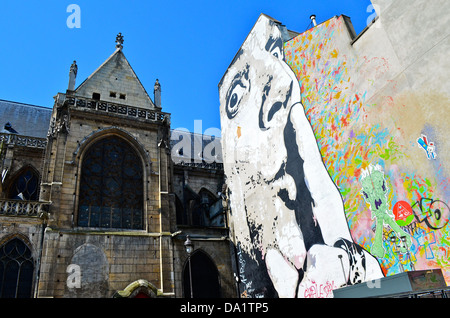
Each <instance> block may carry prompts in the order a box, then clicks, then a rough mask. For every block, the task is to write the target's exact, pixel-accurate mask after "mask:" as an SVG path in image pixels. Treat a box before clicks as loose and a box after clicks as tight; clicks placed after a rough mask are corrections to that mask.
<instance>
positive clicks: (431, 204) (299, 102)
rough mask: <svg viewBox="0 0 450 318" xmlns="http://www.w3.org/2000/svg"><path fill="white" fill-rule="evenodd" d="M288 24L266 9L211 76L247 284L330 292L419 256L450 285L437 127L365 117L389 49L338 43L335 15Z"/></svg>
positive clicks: (304, 293) (449, 231)
mask: <svg viewBox="0 0 450 318" xmlns="http://www.w3.org/2000/svg"><path fill="white" fill-rule="evenodd" d="M288 34H289V33H288V31H287V30H286V28H285V27H284V26H283V25H281V23H279V22H278V21H275V20H273V19H271V18H269V17H267V16H265V15H261V16H260V17H259V19H258V21H257V22H256V24H255V26H254V27H253V29H252V30H251V32H250V34H249V35H248V37H247V39H246V40H245V42H244V43H243V45H242V46H241V49H240V50H239V52H238V53H237V54H236V56H235V58H234V60H233V61H232V63H231V65H230V66H229V68H228V69H227V71H226V73H225V75H224V77H223V78H222V80H221V82H220V84H219V94H220V103H221V106H220V116H221V123H222V150H223V161H224V169H225V174H226V177H227V181H226V182H227V186H228V189H229V199H230V207H231V212H230V228H231V230H232V233H231V234H232V236H233V237H234V243H235V244H236V248H237V254H238V255H237V263H238V267H239V269H238V271H239V277H240V282H241V284H240V287H241V292H242V296H246V297H332V290H333V289H336V288H340V287H342V286H345V285H351V284H357V283H360V282H363V281H369V280H372V279H376V278H380V277H382V276H389V275H393V274H397V273H400V272H402V271H406V270H419V269H428V268H441V269H442V272H443V274H444V277H445V279H446V281H447V284H449V283H450V271H449V266H450V264H449V258H450V247H449V242H450V225H449V218H450V208H449V206H448V202H447V199H448V194H449V193H450V187H449V185H450V178H449V177H448V175H447V174H446V173H445V171H446V170H445V169H444V168H443V166H442V163H441V162H439V161H438V160H436V159H439V158H437V156H436V154H435V148H434V147H435V142H436V139H435V136H434V135H433V129H432V128H430V127H429V126H426V125H424V126H423V127H422V128H421V129H422V132H421V134H419V135H420V136H421V138H419V139H417V134H416V135H414V136H407V138H409V139H407V138H406V139H405V138H404V137H401V138H400V133H399V131H400V130H401V127H398V126H397V125H396V122H395V120H393V119H392V120H391V119H390V118H389V116H388V119H384V120H378V121H377V120H375V119H374V118H375V117H376V115H374V112H375V111H373V110H372V109H373V108H375V107H376V106H377V105H376V103H379V102H380V100H376V101H374V100H373V99H372V98H371V96H373V95H374V92H375V88H374V87H375V84H376V83H377V80H379V79H380V78H382V79H383V81H386V82H393V80H390V79H389V78H388V77H386V74H388V72H389V68H390V65H391V64H390V63H391V61H390V60H389V59H388V58H387V57H383V56H358V55H355V54H353V53H352V52H350V51H345V50H348V48H347V47H348V43H349V41H350V39H349V36H348V32H347V29H346V24H345V21H344V17H343V16H340V17H334V18H332V19H330V20H327V21H325V22H324V23H322V24H319V25H317V26H316V27H314V28H312V29H310V30H308V31H306V32H304V33H301V34H298V35H296V36H294V37H293V38H290V37H289V36H288ZM344 45H347V46H346V47H344ZM380 81H381V80H380ZM381 86H382V85H379V86H378V87H381ZM377 89H379V88H377ZM380 95H382V94H380ZM397 100H400V97H398V96H395V95H394V96H386V97H385V98H384V100H383V103H386V105H388V106H390V107H392V108H394V107H396V101H397ZM401 106H402V107H403V106H404V105H401ZM419 128H420V127H419ZM430 135H431V138H428V139H427V137H426V136H430ZM424 137H425V138H424ZM430 139H431V140H433V141H434V142H430ZM417 145H419V148H420V149H419V148H418V147H417ZM421 149H422V150H421ZM423 150H425V153H426V155H424V153H423ZM415 151H416V152H415ZM422 159H423V160H425V161H426V162H428V163H432V164H433V166H432V167H433V168H432V169H435V170H434V171H435V172H436V173H434V174H433V175H430V174H426V176H424V175H425V174H424V169H418V166H420V165H421V163H418V162H419V160H422ZM427 159H434V160H427Z"/></svg>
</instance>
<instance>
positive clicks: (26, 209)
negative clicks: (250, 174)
mask: <svg viewBox="0 0 450 318" xmlns="http://www.w3.org/2000/svg"><path fill="white" fill-rule="evenodd" d="M76 75H77V65H76V62H74V63H73V65H72V66H71V68H70V72H69V85H68V89H67V90H66V91H65V92H64V93H57V94H56V96H55V97H54V99H55V103H54V105H53V108H52V109H51V108H44V107H39V106H34V105H26V104H22V103H19V102H13V101H4V100H0V119H1V121H2V122H1V125H2V127H1V128H2V131H1V133H0V138H1V153H0V170H1V172H2V175H1V183H0V185H1V189H0V298H1V297H36V298H39V297H55V298H56V297H102V298H110V297H152V298H156V297H165V298H174V297H177V298H178V297H187V298H189V297H236V296H237V293H236V286H235V282H234V278H233V270H232V268H233V266H234V261H233V259H235V258H234V248H233V245H232V244H231V243H230V241H229V238H228V229H227V221H226V214H225V209H226V206H227V204H226V201H225V200H224V196H223V195H222V192H223V191H222V187H223V184H224V175H223V166H222V164H221V162H220V160H217V161H215V162H213V163H211V162H208V163H206V162H204V161H202V160H194V159H193V158H192V156H191V154H189V153H186V152H185V153H177V155H179V156H180V158H184V160H176V162H174V160H173V157H172V156H171V148H172V146H173V143H174V138H173V135H174V133H176V132H174V131H172V130H171V128H170V114H169V113H166V112H164V111H163V109H162V105H161V88H160V84H159V82H158V80H156V83H155V86H154V94H153V99H152V98H151V97H150V96H149V94H148V93H147V91H146V89H145V88H144V87H143V85H142V83H141V82H140V81H139V79H138V77H137V76H136V74H135V72H134V70H133V69H132V67H131V66H130V63H129V62H128V60H127V59H126V57H125V55H124V53H123V37H122V35H121V34H119V35H118V36H117V38H116V48H115V51H114V52H113V53H112V55H111V56H110V57H109V58H108V59H107V60H106V61H105V62H104V63H103V64H102V65H101V66H100V67H99V68H98V69H97V70H95V71H94V72H93V73H92V74H91V75H90V76H89V77H88V78H87V79H86V80H84V81H83V82H82V83H81V84H80V85H79V86H76V85H75V83H76ZM171 136H172V137H171ZM184 137H186V136H184ZM190 137H192V138H193V139H195V138H200V139H201V142H202V144H203V145H205V144H207V143H208V142H211V140H212V139H213V138H210V136H194V135H193V134H189V138H190ZM175 141H176V140H175ZM219 148H220V147H219ZM178 159H179V158H178ZM187 239H190V241H191V242H192V243H193V248H194V251H193V252H192V253H191V254H188V253H187V252H186V248H185V243H186V242H187Z"/></svg>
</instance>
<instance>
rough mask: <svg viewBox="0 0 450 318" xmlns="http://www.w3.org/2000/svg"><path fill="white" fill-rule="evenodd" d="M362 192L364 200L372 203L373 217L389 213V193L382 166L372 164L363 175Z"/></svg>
mask: <svg viewBox="0 0 450 318" xmlns="http://www.w3.org/2000/svg"><path fill="white" fill-rule="evenodd" d="M361 185H362V190H361V193H362V194H363V196H364V200H365V201H366V202H367V203H369V204H370V208H371V210H372V214H373V215H372V217H377V216H382V215H383V214H385V213H388V210H389V209H388V204H387V193H388V189H387V186H386V181H385V180H384V173H383V171H382V170H381V168H380V167H379V166H378V165H377V166H372V165H370V166H369V167H368V168H367V170H365V171H364V172H363V174H362V176H361Z"/></svg>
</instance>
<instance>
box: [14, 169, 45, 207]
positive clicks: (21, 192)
mask: <svg viewBox="0 0 450 318" xmlns="http://www.w3.org/2000/svg"><path fill="white" fill-rule="evenodd" d="M40 179H41V174H40V173H39V171H38V170H37V169H36V168H35V167H34V166H33V165H31V164H26V165H24V166H23V167H21V168H20V169H19V170H17V171H16V172H15V173H14V174H13V175H12V176H11V178H10V180H9V182H8V186H7V187H6V193H7V194H6V195H7V198H8V199H17V200H31V201H37V200H39V190H40V188H39V184H40Z"/></svg>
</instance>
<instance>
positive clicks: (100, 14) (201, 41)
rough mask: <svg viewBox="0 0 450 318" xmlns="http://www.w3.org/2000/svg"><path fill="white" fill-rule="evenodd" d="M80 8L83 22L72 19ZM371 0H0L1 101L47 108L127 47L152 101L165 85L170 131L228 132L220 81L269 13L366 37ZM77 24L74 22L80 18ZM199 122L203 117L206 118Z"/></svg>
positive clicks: (297, 27) (300, 27)
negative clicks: (344, 23)
mask: <svg viewBox="0 0 450 318" xmlns="http://www.w3.org/2000/svg"><path fill="white" fill-rule="evenodd" d="M71 4H76V5H78V7H79V8H80V16H79V18H80V19H79V21H80V27H79V28H77V27H74V28H70V27H68V25H67V19H68V18H69V16H71V14H72V13H73V11H71V10H69V12H67V8H68V6H69V5H71ZM370 4H371V2H370V0H342V1H336V0H317V1H304V0H296V1H287V0H276V1H275V0H269V1H267V0H259V1H258V0H239V1H237V0H227V1H225V0H214V1H211V0H209V1H206V0H190V1H180V0H166V1H164V0H158V1H149V0H128V1H118V0H110V1H95V0H70V1H64V0H40V1H35V0H2V2H1V5H0V30H2V32H1V38H0V99H4V100H12V101H17V102H22V103H27V104H33V105H38V106H44V107H52V106H53V96H55V95H56V94H57V93H58V92H65V90H66V89H67V84H68V79H69V77H68V73H69V67H70V65H71V64H72V61H73V60H76V61H77V64H78V75H77V84H76V86H77V85H79V84H80V83H81V82H82V81H84V80H85V79H86V78H87V77H88V76H89V75H90V74H91V73H92V72H94V71H95V70H96V68H97V67H98V66H99V65H100V64H101V63H103V62H104V61H105V60H106V59H107V58H108V57H109V56H110V55H111V54H112V53H113V52H114V50H115V37H116V35H117V33H119V32H121V33H122V34H123V35H124V40H125V42H124V49H123V52H124V54H125V56H126V57H127V59H128V61H129V62H130V64H131V66H132V67H133V69H134V71H135V72H136V74H137V76H138V77H139V79H140V80H141V82H142V84H143V85H144V87H145V88H146V90H147V92H148V93H149V95H150V96H151V97H152V98H153V84H154V83H155V80H156V79H159V81H160V83H161V87H162V107H163V111H165V112H169V113H171V114H172V116H171V118H172V128H186V129H188V130H190V131H194V123H195V121H197V124H199V123H201V126H200V125H197V129H196V130H197V131H196V132H198V130H199V129H201V130H202V131H205V130H206V129H208V128H220V119H219V96H218V88H217V85H218V83H219V81H220V79H221V77H222V75H223V74H224V72H225V70H226V69H227V67H228V65H229V63H230V62H231V60H232V58H233V57H234V55H235V54H236V52H237V51H238V49H239V47H240V46H241V44H242V42H243V41H244V39H245V37H246V36H247V34H248V33H249V32H250V30H251V28H252V26H253V25H254V23H255V22H256V20H257V18H258V16H259V15H260V14H261V13H265V14H267V15H269V16H271V17H273V18H275V19H277V20H279V21H281V22H282V23H283V24H284V25H286V26H287V28H288V29H290V30H293V31H297V32H303V31H305V30H306V29H307V27H308V25H309V24H310V19H309V17H310V15H311V14H315V15H316V16H317V22H318V23H321V22H323V21H325V20H328V19H329V18H331V17H333V16H335V15H340V14H345V15H347V16H349V17H350V18H351V20H352V22H353V25H354V27H355V30H356V32H357V33H359V32H360V31H361V30H362V29H363V28H364V27H365V26H366V23H367V19H368V18H370V17H371V16H373V11H372V10H371V8H370V7H368V6H369V5H370ZM72 21H73V20H72ZM200 120H201V122H199V121H200Z"/></svg>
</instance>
